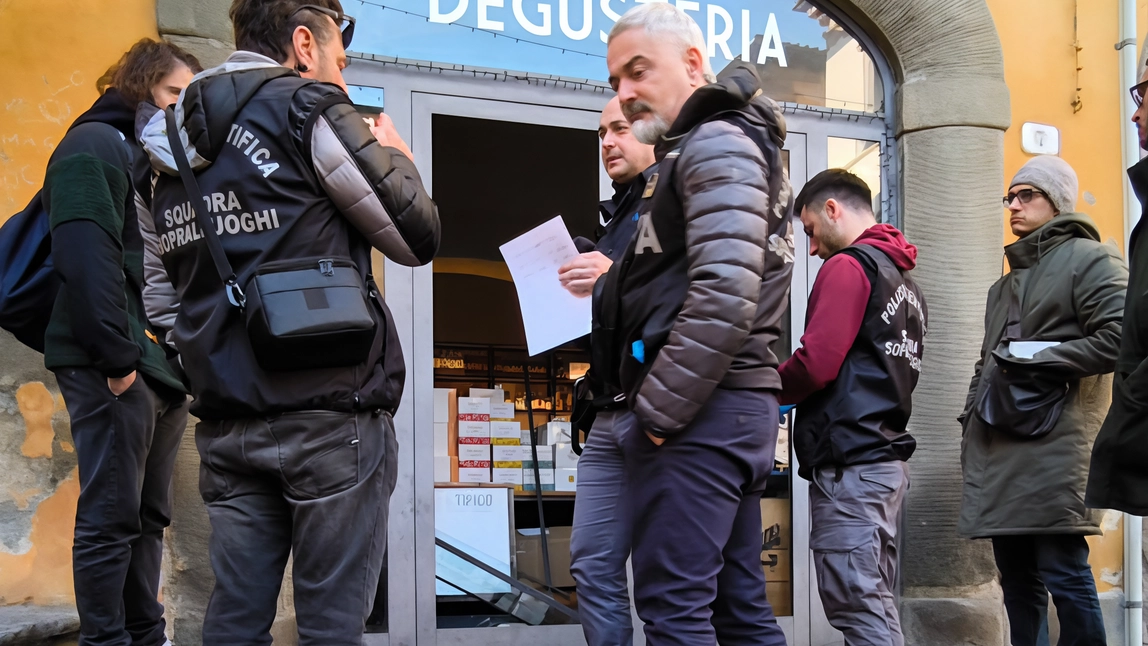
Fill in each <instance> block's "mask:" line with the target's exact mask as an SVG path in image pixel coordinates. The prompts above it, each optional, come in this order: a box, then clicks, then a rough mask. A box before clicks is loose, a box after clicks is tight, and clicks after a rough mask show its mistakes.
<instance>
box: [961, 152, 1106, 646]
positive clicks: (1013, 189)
mask: <svg viewBox="0 0 1148 646" xmlns="http://www.w3.org/2000/svg"><path fill="white" fill-rule="evenodd" d="M1077 190H1078V186H1077V180H1076V173H1075V172H1074V171H1073V170H1072V167H1071V166H1069V165H1068V163H1066V162H1065V161H1064V160H1062V159H1060V158H1058V157H1036V158H1034V159H1031V160H1029V162H1028V163H1027V164H1025V165H1024V167H1023V168H1021V169H1020V171H1019V172H1018V173H1017V174H1016V176H1015V177H1014V178H1013V180H1012V183H1011V184H1010V186H1009V190H1008V195H1006V196H1005V198H1004V205H1005V207H1006V208H1008V210H1009V226H1010V228H1011V229H1012V232H1013V235H1015V236H1017V237H1018V238H1019V240H1017V241H1016V242H1014V243H1012V244H1010V245H1008V246H1006V247H1005V249H1004V251H1005V256H1006V258H1007V259H1008V268H1009V272H1008V273H1007V274H1005V275H1004V276H1002V277H1001V279H1000V280H998V281H997V282H996V283H995V284H994V285H993V286H992V287H991V288H990V289H989V295H988V304H987V306H986V308H985V338H984V343H983V344H982V346H981V358H980V361H978V362H977V364H976V367H975V369H974V373H973V379H972V383H971V384H970V386H969V394H968V399H967V400H966V404H965V409H964V413H963V414H962V415H961V417H960V420H961V423H962V427H963V430H964V439H963V441H962V446H961V466H962V471H963V474H964V491H963V496H962V501H961V518H960V523H959V525H958V531H959V533H960V534H961V535H962V536H965V537H967V538H989V539H992V542H993V554H994V556H995V557H996V563H997V569H999V570H1000V580H1001V588H1002V590H1003V592H1004V603H1005V609H1006V610H1007V612H1008V617H1009V625H1010V629H1011V631H1012V641H1011V643H1012V644H1013V646H1035V645H1036V644H1037V643H1038V640H1042V641H1043V643H1048V637H1047V635H1048V623H1047V611H1048V595H1049V594H1051V595H1052V599H1053V602H1054V603H1055V604H1056V611H1057V616H1058V618H1059V619H1060V643H1061V644H1078V645H1088V646H1093V645H1098V644H1104V643H1105V634H1104V620H1103V617H1102V616H1101V613H1100V601H1099V599H1098V598H1097V595H1096V583H1095V581H1094V580H1093V578H1092V570H1091V568H1090V567H1089V565H1088V544H1087V543H1086V542H1085V540H1084V537H1085V536H1088V535H1093V534H1100V527H1099V520H1100V514H1099V513H1097V512H1095V511H1094V510H1092V509H1088V508H1086V506H1085V504H1084V489H1085V484H1086V482H1087V480H1088V462H1089V456H1090V454H1091V450H1092V443H1093V441H1094V440H1095V438H1096V434H1097V431H1099V430H1100V423H1101V421H1102V420H1103V419H1104V414H1105V411H1106V410H1107V407H1108V402H1109V399H1110V397H1111V391H1112V374H1111V373H1112V371H1113V368H1114V367H1115V365H1116V357H1117V351H1118V349H1119V347H1120V327H1121V319H1122V318H1123V315H1124V293H1125V289H1126V288H1127V284H1128V270H1127V269H1126V268H1125V266H1124V263H1123V261H1122V260H1121V259H1120V255H1119V252H1118V251H1117V249H1116V248H1115V247H1114V246H1112V245H1105V244H1101V243H1100V234H1099V232H1098V231H1097V229H1096V225H1095V224H1094V223H1093V222H1092V219H1091V218H1089V217H1088V216H1087V215H1084V214H1083V213H1076V212H1075V210H1076V194H1077Z"/></svg>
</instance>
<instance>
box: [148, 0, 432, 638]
mask: <svg viewBox="0 0 1148 646" xmlns="http://www.w3.org/2000/svg"><path fill="white" fill-rule="evenodd" d="M313 2H317V4H304V2H303V1H301V0H236V1H235V2H234V4H233V5H232V7H231V19H232V22H233V24H234V28H235V43H236V45H237V47H238V49H239V51H237V52H236V53H235V54H233V55H232V56H231V57H229V58H228V59H227V61H225V62H224V63H223V64H222V65H220V66H219V67H216V68H213V69H209V70H207V71H205V72H203V73H202V74H200V75H198V76H196V78H195V80H194V81H193V82H192V84H191V85H190V86H189V87H188V88H187V90H186V91H185V92H184V93H183V95H182V96H181V98H180V101H179V103H178V104H177V105H176V108H175V120H176V124H177V127H178V134H179V135H180V136H181V137H182V138H183V141H182V144H183V146H182V147H184V148H185V149H186V157H187V160H188V162H189V163H190V165H191V167H192V168H193V169H194V170H195V175H196V179H197V180H198V184H199V190H200V191H202V193H203V194H202V195H188V194H187V192H186V191H185V190H184V185H183V184H182V183H181V179H180V177H179V175H178V173H177V172H176V162H175V158H174V157H173V156H172V150H171V146H169V144H168V137H167V127H166V125H165V122H164V114H163V113H160V114H159V115H157V116H156V118H155V119H153V120H152V121H151V122H150V123H149V124H148V126H147V127H146V128H145V129H144V136H143V138H144V146H145V149H146V150H147V151H148V153H149V155H150V156H151V158H152V161H153V166H155V168H156V169H157V170H158V171H160V177H159V180H158V181H157V183H156V186H155V195H154V198H153V202H152V207H153V210H152V213H153V219H154V220H155V224H156V234H157V235H158V237H159V240H160V249H161V251H162V253H163V264H164V266H165V267H166V269H167V273H168V275H169V276H170V278H171V280H172V283H173V284H174V286H175V289H176V292H177V293H178V297H179V300H180V302H179V313H178V315H177V317H176V320H175V325H174V328H173V331H172V339H173V342H174V343H175V345H176V347H177V348H178V349H179V351H180V354H181V357H182V360H183V366H184V368H185V369H186V371H187V375H188V378H189V380H190V383H191V390H192V393H193V395H194V396H195V401H194V403H193V404H192V407H191V412H192V413H193V414H195V415H197V416H198V417H200V419H201V420H202V422H201V423H200V424H199V425H198V427H197V428H196V445H197V447H198V449H199V454H200V459H201V460H202V464H201V467H200V493H201V494H202V496H203V499H204V502H206V503H207V509H208V514H209V516H210V519H211V526H212V538H211V547H210V550H211V564H212V569H213V570H214V572H215V577H216V584H215V590H214V592H213V593H212V596H211V601H210V603H209V604H208V607H207V612H206V616H205V617H204V628H203V641H204V643H209V644H259V643H270V641H271V638H270V635H269V633H268V631H269V629H270V627H271V623H272V620H273V619H274V617H275V610H276V600H277V597H278V595H279V586H280V582H281V581H282V577H283V570H284V567H285V566H286V563H287V558H288V555H292V556H293V558H294V573H293V577H294V582H295V610H296V618H297V621H298V626H299V637H300V644H304V645H307V644H322V645H323V646H337V645H348V646H349V645H352V644H353V645H355V646H357V645H358V644H359V643H360V641H361V639H362V633H363V628H364V620H365V618H366V615H367V613H368V612H369V611H370V609H371V606H372V604H373V601H374V593H375V590H376V587H377V584H378V581H379V572H380V569H381V567H382V561H383V553H384V550H385V547H386V525H387V508H388V504H389V500H390V495H391V493H392V492H393V491H394V487H395V480H396V477H397V470H398V463H397V450H398V446H397V444H396V442H395V435H394V426H393V422H392V414H393V413H394V411H395V408H396V407H397V406H398V404H399V400H400V397H401V395H402V388H403V383H404V378H405V369H404V366H403V357H402V348H401V347H399V339H398V335H397V331H396V329H395V325H394V324H393V323H392V321H391V316H390V313H389V311H388V310H387V308H386V306H385V304H384V303H383V301H382V298H381V296H380V295H379V293H378V292H377V290H376V289H375V287H374V285H373V283H372V281H371V280H370V271H371V258H370V248H371V247H372V246H373V247H375V248H376V249H379V250H380V251H382V252H383V253H384V254H385V255H386V256H387V257H388V258H389V259H391V260H393V261H395V262H399V263H402V264H405V265H410V266H416V265H423V264H426V263H427V262H429V261H430V260H431V258H432V257H433V256H434V254H435V252H436V251H437V249H438V243H439V220H438V212H437V209H436V208H435V205H434V202H432V201H431V199H430V197H428V195H427V193H426V191H425V190H424V188H423V185H422V182H421V180H420V179H419V175H418V172H417V171H416V170H415V166H414V163H413V162H412V161H411V159H410V156H411V155H410V150H409V149H408V148H407V146H406V144H404V143H403V142H402V140H401V139H400V138H399V137H398V135H397V134H396V133H395V131H394V128H393V126H391V125H390V121H389V120H388V119H386V118H385V117H383V116H382V115H380V118H379V120H378V123H377V124H376V125H375V126H374V127H373V128H368V126H367V125H366V124H365V123H364V122H363V119H362V117H361V116H360V115H359V114H358V113H357V112H356V111H355V109H354V107H353V106H352V104H351V101H350V100H349V99H348V97H347V94H346V86H345V84H344V82H343V78H342V72H341V70H342V68H343V67H344V66H345V65H346V55H345V52H344V47H345V46H346V45H347V44H348V42H349V36H350V34H351V30H350V27H351V26H353V23H352V22H350V21H349V20H347V17H346V16H344V15H343V13H342V7H341V6H340V5H339V3H338V1H337V0H313ZM340 24H343V25H345V27H344V30H343V32H342V36H340V30H339V26H340ZM301 74H302V75H303V76H302V77H301V76H300V75H301ZM317 81H318V82H317ZM184 153H185V151H182V150H180V151H176V153H175V154H177V155H182V154H184ZM192 201H194V202H195V204H196V208H195V209H192V208H191V203H192ZM201 217H202V218H203V220H205V221H203V220H201V219H200V218H201ZM206 227H211V228H212V229H214V231H215V232H216V234H217V235H218V237H219V242H220V243H221V246H222V247H223V250H224V252H225V254H226V257H227V260H228V263H229V264H230V265H231V267H232V268H233V269H234V272H235V276H236V279H237V280H236V283H237V284H238V285H239V286H241V287H244V291H245V292H246V294H247V296H248V297H249V298H248V306H249V308H250V307H251V302H252V301H251V298H250V297H251V295H252V294H253V293H255V292H254V290H253V289H252V288H251V284H253V283H254V282H255V281H254V280H252V277H253V276H257V275H258V276H263V275H271V276H279V277H282V276H283V274H282V272H283V270H284V269H285V268H290V267H294V265H293V264H291V263H295V264H297V265H298V267H297V268H296V269H297V271H298V272H310V273H307V274H306V275H307V276H313V278H308V279H307V280H308V281H310V282H308V283H307V284H318V283H320V282H322V281H323V280H324V279H323V278H321V277H320V275H323V276H333V275H335V272H336V271H341V272H343V273H344V274H345V272H346V269H345V268H346V267H354V269H355V270H356V271H357V273H358V281H359V287H360V289H359V290H356V292H352V294H351V295H353V296H354V299H351V298H350V296H345V297H343V298H347V299H348V301H349V302H350V304H355V301H357V303H358V304H362V303H363V300H361V299H360V297H359V295H358V293H357V292H358V291H361V292H362V297H365V298H366V300H367V307H368V308H369V309H368V315H369V316H370V318H372V319H373V320H374V340H373V343H371V344H370V347H369V351H367V352H365V354H366V356H365V358H363V359H362V360H360V361H359V362H358V363H357V364H354V365H346V366H342V365H339V366H336V365H331V366H328V367H312V368H305V369H283V367H282V366H280V365H276V364H275V363H271V361H279V360H282V359H283V358H285V357H284V356H283V355H287V356H289V357H295V358H298V354H296V353H280V354H278V355H275V354H272V355H268V354H267V353H266V352H262V351H261V350H260V348H259V346H257V345H255V344H253V343H252V338H259V337H252V336H249V332H248V326H247V325H245V317H244V313H243V312H242V311H241V310H240V309H239V308H237V307H235V306H233V304H232V303H230V302H229V295H228V294H227V293H226V292H225V290H224V284H223V281H222V280H221V278H220V273H221V272H219V271H217V267H216V265H215V264H214V262H213V259H212V256H211V253H210V252H209V249H208V244H207V243H208V240H206V239H205V238H204V233H205V231H204V229H205V228H206ZM258 272H265V273H263V274H260V273H258ZM277 272H278V273H277ZM267 280H268V281H271V280H275V278H268V279H267ZM260 284H262V283H260ZM364 285H365V288H364V287H363V286H364ZM348 291H349V290H344V291H343V292H342V293H343V294H347V293H348ZM268 293H274V291H273V289H268ZM327 293H328V292H325V291H322V290H319V289H309V290H308V291H305V292H303V293H302V295H303V297H304V298H303V299H302V300H305V301H306V303H305V307H306V308H307V309H308V310H315V311H330V312H331V313H332V314H335V315H344V314H340V313H341V312H343V311H345V310H346V308H339V301H328V297H327V295H326V294H327ZM232 295H234V293H232ZM336 297H340V296H339V294H336ZM367 329H369V326H368V327H367ZM352 358H357V357H352Z"/></svg>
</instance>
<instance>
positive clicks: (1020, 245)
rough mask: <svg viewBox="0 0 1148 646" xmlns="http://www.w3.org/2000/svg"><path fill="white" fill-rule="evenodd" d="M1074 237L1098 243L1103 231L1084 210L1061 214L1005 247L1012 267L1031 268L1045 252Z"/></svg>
mask: <svg viewBox="0 0 1148 646" xmlns="http://www.w3.org/2000/svg"><path fill="white" fill-rule="evenodd" d="M1072 238H1086V239H1089V240H1095V241H1097V242H1099V241H1100V231H1099V230H1098V229H1097V228H1096V223H1095V222H1093V221H1092V218H1090V217H1088V216H1087V215H1085V214H1083V213H1061V214H1060V215H1058V216H1056V217H1054V218H1052V219H1051V220H1049V221H1048V222H1045V223H1044V224H1043V225H1041V226H1040V228H1038V229H1037V230H1036V231H1033V232H1032V233H1030V234H1028V235H1026V236H1025V237H1023V238H1021V239H1020V240H1017V241H1016V242H1014V243H1012V244H1010V245H1008V246H1007V247H1005V248H1004V252H1005V256H1006V257H1007V258H1008V265H1009V267H1011V268H1013V269H1026V268H1028V267H1032V266H1033V265H1035V264H1036V263H1037V262H1038V261H1039V260H1040V259H1041V258H1043V257H1044V255H1045V254H1047V253H1048V252H1050V251H1052V250H1053V249H1055V248H1057V247H1059V246H1060V245H1062V244H1064V243H1065V242H1066V241H1068V240H1071V239H1072Z"/></svg>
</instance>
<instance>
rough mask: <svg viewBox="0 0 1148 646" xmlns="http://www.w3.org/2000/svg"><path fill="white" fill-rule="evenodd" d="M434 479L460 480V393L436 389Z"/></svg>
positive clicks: (450, 389)
mask: <svg viewBox="0 0 1148 646" xmlns="http://www.w3.org/2000/svg"><path fill="white" fill-rule="evenodd" d="M434 481H435V482H458V394H457V391H455V390H454V389H453V388H435V389H434Z"/></svg>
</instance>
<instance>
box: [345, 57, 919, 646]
mask: <svg viewBox="0 0 1148 646" xmlns="http://www.w3.org/2000/svg"><path fill="white" fill-rule="evenodd" d="M346 76H347V80H348V83H351V84H355V85H362V86H368V87H375V88H382V89H383V92H384V99H385V104H386V109H385V111H386V113H387V114H388V115H389V116H390V117H391V119H392V120H393V121H394V123H395V127H396V129H397V130H398V132H399V134H400V135H401V136H402V137H403V138H404V139H405V140H406V141H408V142H410V145H411V150H412V152H413V153H414V156H415V165H416V168H417V169H418V170H419V173H420V174H421V176H422V178H423V180H424V182H425V184H426V187H427V189H428V192H430V194H431V195H432V196H433V194H434V193H433V183H434V177H433V173H432V161H433V160H432V146H431V119H432V117H431V115H433V114H450V115H453V116H463V117H472V118H481V119H495V120H501V121H510V122H517V123H536V124H539V125H551V126H559V127H574V128H584V129H588V130H596V129H597V125H598V115H599V114H600V112H601V110H602V108H603V107H604V106H605V104H606V102H607V101H608V100H609V99H610V98H611V96H612V94H611V93H609V92H608V91H607V90H605V89H602V88H595V87H591V89H590V90H587V89H586V87H587V86H582V88H581V89H571V88H567V87H563V86H562V85H561V84H559V83H555V84H546V83H541V84H536V83H518V82H510V81H502V82H492V81H491V80H490V79H487V78H482V77H481V76H479V75H475V76H473V77H469V76H462V75H442V74H431V73H427V72H425V71H418V70H411V69H408V68H403V67H389V66H386V65H380V64H370V63H369V62H368V61H362V60H358V61H356V64H355V65H353V66H352V67H350V68H348V69H347V73H346ZM539 85H543V86H544V87H539ZM784 112H785V113H786V114H785V117H786V121H787V128H788V130H789V133H790V135H789V137H788V138H787V141H786V146H785V147H786V149H788V150H790V167H791V169H793V172H792V180H793V182H794V186H795V189H797V188H799V187H800V185H801V184H803V183H804V181H806V180H807V179H808V176H809V172H810V171H811V170H812V169H818V170H819V169H823V168H826V167H827V164H828V150H827V138H828V137H846V138H852V139H864V140H869V141H876V142H879V143H880V145H881V155H882V187H881V196H882V202H883V203H884V208H883V213H885V214H890V215H892V217H893V218H894V222H893V223H894V224H896V221H895V218H896V213H897V209H896V205H895V204H892V190H891V187H892V186H895V183H896V177H894V176H892V175H891V171H892V168H893V164H892V161H891V150H892V149H893V144H892V143H891V142H892V138H891V137H890V136H889V134H888V133H889V130H888V125H887V122H886V120H885V118H884V117H883V116H880V115H867V114H866V115H856V114H850V113H842V112H841V111H833V110H826V109H823V108H806V107H803V106H802V107H797V106H792V105H789V104H787V105H785V106H784ZM599 170H600V177H605V173H604V171H602V169H601V168H600V167H599ZM798 171H800V175H799V173H798ZM799 180H800V181H799ZM608 190H609V180H608V178H606V179H605V180H602V181H600V192H602V194H603V195H604V196H608ZM886 217H887V218H888V217H889V215H886ZM794 244H795V258H794V279H793V282H792V296H793V298H791V330H792V331H793V333H792V338H791V345H792V349H796V348H797V347H799V345H800V338H801V333H802V331H803V329H804V322H805V314H806V304H807V299H808V295H809V293H810V291H811V290H812V287H813V282H814V280H815V279H816V276H817V271H818V270H819V269H820V267H821V261H820V260H819V259H818V258H811V257H810V256H809V255H808V240H807V238H806V237H805V234H804V232H803V231H802V228H801V227H800V225H797V226H795V227H794ZM383 282H384V293H385V296H386V299H387V302H388V305H389V306H390V308H391V310H392V315H393V319H394V323H395V325H396V328H397V331H398V333H399V338H400V341H401V343H402V347H403V355H404V359H405V361H406V365H407V375H408V381H407V385H406V389H405V391H404V394H403V401H402V405H401V406H400V408H399V411H398V413H397V414H396V417H395V430H396V436H397V437H398V440H399V444H400V446H403V447H404V448H405V450H403V451H401V452H400V454H399V474H398V483H397V485H396V488H395V492H394V494H393V496H392V498H391V512H390V527H389V541H388V552H389V557H388V601H389V607H388V633H383V634H373V635H368V636H367V638H366V639H365V641H364V643H367V644H395V645H400V644H402V645H410V646H414V644H443V645H446V644H462V643H466V644H476V645H481V644H520V643H521V644H527V643H539V642H538V640H539V639H540V638H545V641H546V643H550V644H556V645H561V644H583V643H584V640H583V637H582V631H581V628H580V626H510V627H505V628H500V629H497V630H492V629H489V628H476V629H443V630H439V629H438V628H437V612H436V598H435V585H434V581H435V579H434V568H435V554H434V506H433V505H434V486H433V485H434V483H433V458H432V455H433V438H432V435H431V434H430V433H416V432H415V429H416V428H418V427H419V426H420V423H423V422H425V423H423V424H422V425H423V426H424V427H429V425H430V421H431V420H433V388H434V373H433V368H432V366H433V356H434V338H433V330H434V303H433V263H432V264H431V265H427V266H425V267H418V268H410V267H404V266H401V265H398V264H396V263H393V262H391V261H389V260H388V261H386V262H385V271H384V281H383ZM799 294H800V295H802V296H804V298H798V297H797V296H798V295H799ZM406 447H409V448H406ZM796 469H797V465H796V458H793V462H792V464H791V470H792V472H793V473H794V474H796ZM801 484H802V483H800V482H799V481H798V479H797V478H796V475H794V476H793V479H792V480H791V499H792V505H793V507H792V510H793V511H792V513H793V554H792V557H793V596H794V599H793V617H786V618H780V619H779V624H781V625H782V627H783V629H784V630H785V632H786V634H787V638H788V639H789V640H790V641H791V643H794V644H814V645H816V646H826V645H830V644H840V643H842V640H841V637H840V633H837V632H836V631H835V630H833V629H832V627H830V626H829V624H828V620H827V619H825V615H824V611H823V610H822V608H821V603H820V598H819V596H818V594H817V587H816V574H815V572H814V569H813V566H812V555H811V553H810V552H809V507H808V504H809V503H808V487H805V486H801ZM410 592H413V594H410ZM799 618H802V619H801V620H799ZM804 618H808V620H805V619H804Z"/></svg>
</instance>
